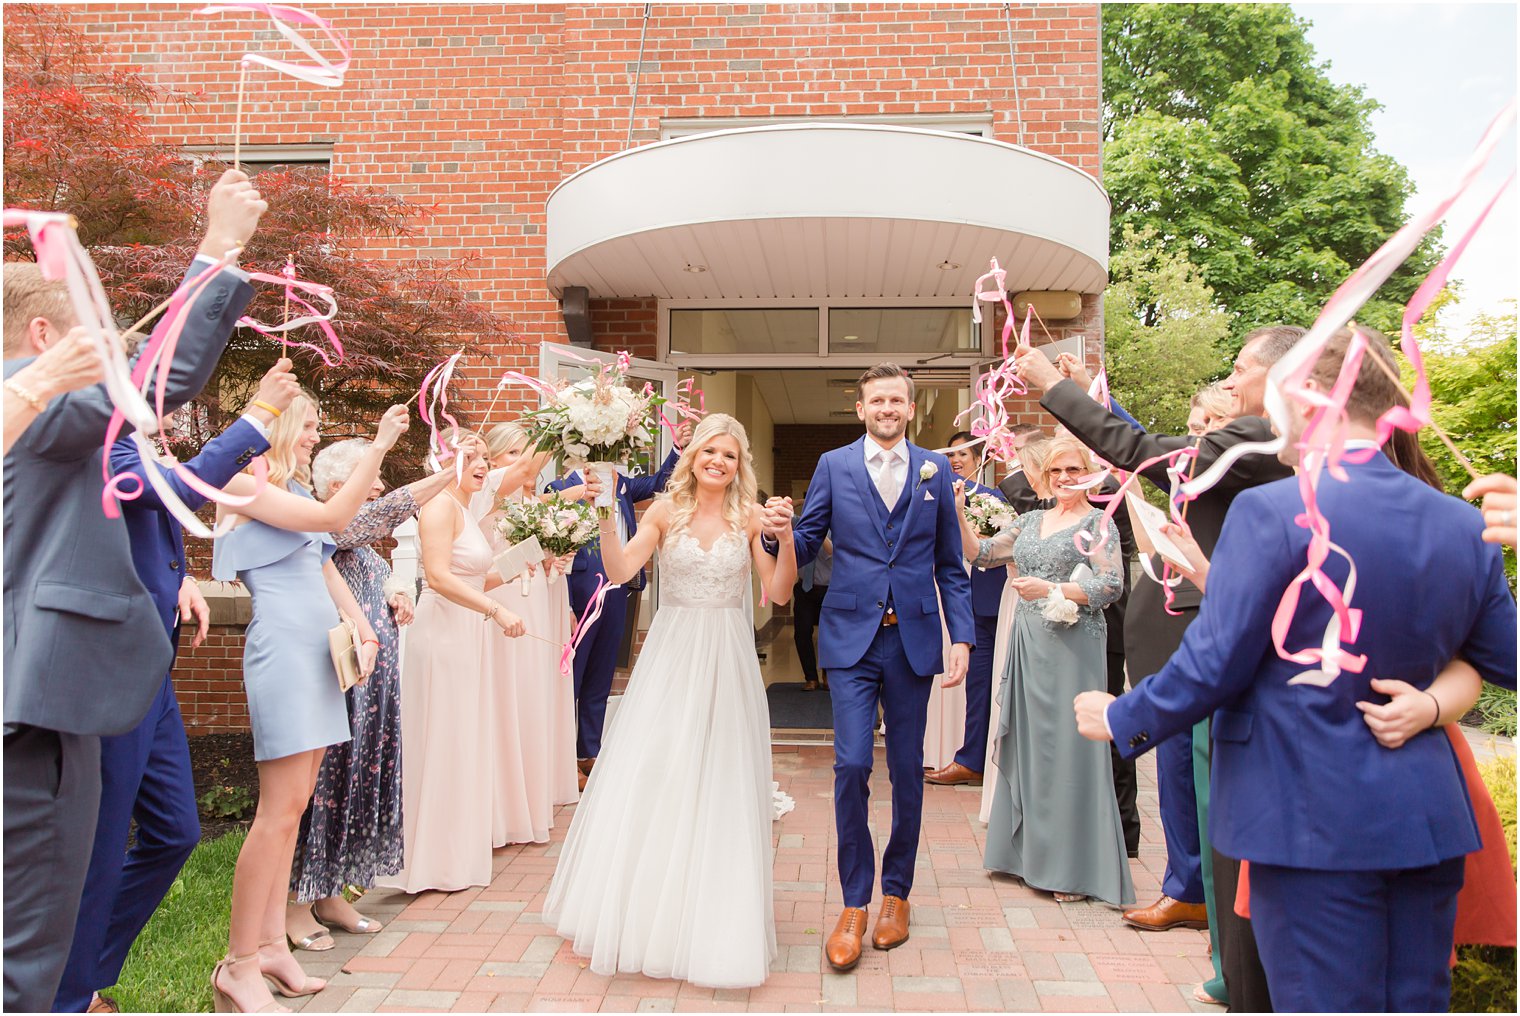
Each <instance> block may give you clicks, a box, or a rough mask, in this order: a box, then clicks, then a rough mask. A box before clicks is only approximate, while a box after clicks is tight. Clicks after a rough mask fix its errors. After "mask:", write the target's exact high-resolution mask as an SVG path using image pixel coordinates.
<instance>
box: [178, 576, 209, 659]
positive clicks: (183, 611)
mask: <svg viewBox="0 0 1520 1016" xmlns="http://www.w3.org/2000/svg"><path fill="white" fill-rule="evenodd" d="M179 618H180V621H181V622H183V621H185V620H187V619H189V618H194V619H195V638H193V639H191V640H190V648H191V649H199V648H200V645H201V643H202V642H204V641H206V633H207V632H209V631H210V630H211V608H210V607H209V606H207V605H206V598H205V597H204V596H202V595H201V586H200V583H199V582H197V581H195V579H194V577H193V576H190V575H186V576H185V579H184V581H183V582H181V583H180V584H179Z"/></svg>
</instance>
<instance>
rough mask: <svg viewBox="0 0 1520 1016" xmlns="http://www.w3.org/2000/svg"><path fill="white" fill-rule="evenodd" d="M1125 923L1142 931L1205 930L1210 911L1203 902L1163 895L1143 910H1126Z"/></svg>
mask: <svg viewBox="0 0 1520 1016" xmlns="http://www.w3.org/2000/svg"><path fill="white" fill-rule="evenodd" d="M1124 923H1125V924H1128V925H1130V926H1131V927H1134V928H1139V929H1140V930H1141V931H1170V930H1171V929H1172V928H1197V929H1198V930H1200V931H1205V930H1207V929H1208V926H1209V911H1208V908H1207V907H1205V906H1204V905H1203V904H1202V903H1183V902H1182V901H1181V900H1174V899H1172V898H1171V897H1170V896H1163V897H1161V898H1160V899H1159V900H1157V901H1156V902H1155V903H1152V904H1151V905H1150V906H1148V907H1146V908H1144V909H1143V910H1126V911H1125V912H1124Z"/></svg>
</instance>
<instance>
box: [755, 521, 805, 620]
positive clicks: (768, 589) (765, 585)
mask: <svg viewBox="0 0 1520 1016" xmlns="http://www.w3.org/2000/svg"><path fill="white" fill-rule="evenodd" d="M749 535H750V539H749V544H750V553H751V555H752V556H753V557H754V560H755V570H756V571H757V572H758V573H759V575H760V587H761V588H762V589H764V590H765V593H766V595H767V596H769V597H770V600H771V602H772V603H777V604H781V603H787V602H789V601H790V600H791V598H792V587H793V586H794V585H796V583H797V548H796V544H795V542H794V541H793V540H791V539H790V536H791V535H792V534H791V526H790V525H789V524H788V525H783V526H781V527H779V528H778V529H775V530H773V531H771V532H770V533H769V534H768V535H770V536H771V537H773V538H774V539H775V541H776V556H775V557H772V556H771V554H770V551H769V550H768V549H767V548H766V545H765V541H764V540H762V539H761V537H762V536H764V535H767V534H766V532H765V521H764V512H762V511H761V509H760V506H759V505H755V506H754V507H753V508H752V509H751V511H750V517H749Z"/></svg>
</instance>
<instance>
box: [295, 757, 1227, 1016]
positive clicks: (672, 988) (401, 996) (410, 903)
mask: <svg viewBox="0 0 1520 1016" xmlns="http://www.w3.org/2000/svg"><path fill="white" fill-rule="evenodd" d="M773 758H774V762H775V778H776V779H777V780H778V781H779V782H780V783H781V786H782V789H783V790H786V791H787V792H788V793H790V794H791V795H792V796H793V798H795V799H796V801H797V810H796V811H794V812H792V813H791V814H789V815H787V816H786V817H785V818H783V819H782V820H781V821H779V822H777V823H776V827H775V834H776V844H777V848H776V883H775V886H776V894H775V901H776V907H775V913H776V938H777V945H778V951H777V956H776V961H775V963H774V964H773V965H772V967H771V975H770V977H769V979H767V981H766V983H765V984H764V985H761V986H760V987H757V988H753V989H749V990H735V989H721V988H720V989H713V988H704V987H700V986H697V985H692V984H686V983H684V982H680V981H671V980H656V979H653V978H648V977H644V976H642V975H639V974H628V973H620V974H617V975H615V976H604V975H602V974H597V973H595V972H594V971H592V970H591V969H590V963H589V961H588V960H587V959H585V958H584V957H580V956H577V955H575V952H574V950H573V949H571V947H570V944H569V943H567V942H565V941H563V940H562V939H560V938H559V937H558V936H557V935H555V934H553V931H552V929H551V928H549V927H548V926H546V925H545V924H544V923H543V921H542V919H541V916H540V915H541V912H542V909H543V903H544V897H545V894H546V892H547V888H548V884H549V880H550V878H551V877H552V876H553V874H554V865H555V862H556V860H557V859H558V857H559V849H560V844H561V843H563V841H564V836H565V830H566V829H567V828H568V827H569V825H570V820H571V818H572V816H573V815H574V808H573V807H566V808H561V809H560V810H559V813H558V814H557V815H556V818H555V829H554V833H553V836H552V837H551V841H550V842H549V843H541V844H529V845H527V846H519V847H508V848H505V849H503V850H499V851H497V852H496V855H495V858H494V862H493V870H494V872H495V877H494V879H493V881H492V884H491V885H490V887H488V888H485V889H474V890H469V891H466V892H461V893H452V894H450V893H423V894H420V895H418V896H415V897H411V896H406V895H404V894H402V893H396V892H392V891H389V890H377V891H375V892H374V893H372V894H371V895H370V896H369V897H368V898H367V899H366V900H365V901H364V903H363V905H362V906H363V909H364V910H365V912H367V913H370V914H373V915H374V916H375V917H377V918H378V919H380V920H381V921H383V922H384V923H385V929H384V930H383V931H382V932H381V933H380V934H378V935H370V936H358V935H346V934H344V933H342V932H336V933H335V937H336V938H337V940H338V948H337V949H335V950H333V952H332V953H330V954H328V955H327V956H325V957H318V956H316V955H314V954H303V957H302V958H303V960H304V961H306V962H307V965H308V969H310V970H311V971H312V972H313V973H319V974H322V975H324V976H330V977H331V988H330V989H329V990H328V991H325V992H322V993H320V994H318V995H317V996H315V997H313V998H311V999H292V1000H289V1001H290V1002H292V1003H295V1005H296V1008H301V1009H305V1010H308V1011H311V1012H332V1011H342V1012H388V1011H419V1010H422V1011H427V1010H437V1011H450V1010H452V1011H454V1012H820V1011H821V1012H847V1011H890V1010H903V1011H915V1012H947V1011H948V1012H956V1011H974V1012H1041V1011H1044V1012H1081V1011H1098V1012H1107V1011H1114V1010H1118V1011H1131V1012H1149V1011H1156V1012H1189V1011H1194V1012H1217V1011H1219V1010H1217V1009H1215V1008H1213V1007H1209V1006H1203V1005H1201V1004H1199V1003H1197V1002H1194V1001H1193V1000H1192V998H1191V992H1192V986H1193V985H1194V984H1195V983H1196V982H1197V981H1199V980H1201V979H1202V978H1203V976H1204V975H1205V974H1206V973H1208V972H1209V965H1208V959H1207V955H1206V950H1207V944H1208V940H1207V936H1206V935H1205V934H1204V933H1202V932H1196V931H1175V932H1166V933H1164V934H1151V933H1144V932H1139V931H1135V930H1134V929H1132V928H1130V927H1128V926H1127V925H1125V924H1124V923H1123V922H1122V921H1121V920H1120V919H1119V911H1118V910H1117V909H1116V908H1114V907H1110V906H1107V905H1106V904H1102V903H1094V902H1091V901H1089V902H1086V903H1080V904H1067V905H1062V904H1058V903H1056V902H1055V901H1054V900H1053V899H1052V898H1051V897H1050V895H1049V894H1047V893H1043V892H1038V891H1036V890H1033V889H1030V888H1028V887H1027V886H1025V885H1024V884H1023V883H1022V882H1020V881H1019V880H1018V879H1014V878H1009V877H1007V876H1002V875H998V876H992V875H989V874H988V873H987V872H986V871H984V870H982V867H981V856H982V847H983V844H984V843H985V840H986V830H985V829H984V828H983V827H982V826H981V824H980V823H979V822H977V821H976V816H977V810H978V807H979V804H980V788H974V787H960V788H951V787H928V788H926V790H925V798H924V830H923V839H922V841H921V846H920V850H919V863H918V869H917V873H916V876H915V886H914V891H913V896H912V898H911V901H910V902H911V903H912V924H911V928H912V937H911V938H910V939H909V940H908V941H907V942H906V943H904V944H903V945H902V946H900V947H898V948H897V949H894V950H892V951H891V952H879V951H876V950H873V949H871V948H869V946H868V947H867V949H866V951H865V955H864V956H863V957H862V958H861V962H860V965H859V966H858V967H856V968H855V970H854V971H852V972H850V973H848V974H836V973H834V972H833V971H831V970H829V969H828V965H827V963H826V961H825V960H824V959H823V944H824V940H825V938H826V937H827V936H828V933H829V932H830V931H831V930H832V929H833V926H834V920H835V918H836V917H837V916H838V912H839V908H840V906H841V900H840V895H839V888H838V885H837V884H836V883H835V881H834V870H835V868H834V866H835V863H836V860H837V855H836V850H835V839H834V822H833V791H832V786H833V782H832V781H833V776H832V771H831V767H832V765H833V752H832V749H830V748H828V747H824V746H816V747H815V746H807V747H787V746H778V747H777V748H776V749H775V751H774V755H773ZM890 799H891V793H890V785H889V784H888V782H887V778H886V765H885V758H884V754H883V753H882V752H881V751H880V750H878V751H877V766H876V772H875V774H874V776H873V779H872V787H871V804H872V807H871V816H872V822H873V824H874V825H875V826H876V830H877V836H878V849H879V848H880V846H881V845H882V841H883V840H884V838H885V833H886V830H887V828H888V821H889V816H890V809H889V807H888V803H887V802H889V801H890ZM1140 807H1141V813H1142V817H1143V828H1144V833H1143V835H1144V839H1143V840H1142V843H1141V851H1140V857H1139V858H1136V859H1134V860H1132V861H1131V862H1130V870H1131V872H1132V874H1133V876H1134V880H1135V891H1136V894H1137V895H1138V897H1139V898H1140V901H1141V902H1142V903H1147V902H1149V901H1150V900H1151V899H1153V898H1154V897H1155V896H1156V895H1157V894H1158V893H1159V892H1160V889H1159V886H1160V880H1161V875H1162V871H1163V869H1164V867H1165V865H1166V851H1165V847H1164V846H1163V842H1162V839H1161V827H1160V823H1159V821H1158V819H1157V816H1156V791H1155V770H1154V766H1153V764H1152V763H1151V762H1150V761H1149V757H1148V756H1147V757H1145V758H1143V759H1142V760H1141V765H1140ZM874 916H875V910H874V908H873V910H872V917H873V918H874ZM319 964H320V965H319ZM282 1001H286V1000H283V999H282ZM302 1002H304V1003H305V1004H304V1005H302V1004H301V1003H302Z"/></svg>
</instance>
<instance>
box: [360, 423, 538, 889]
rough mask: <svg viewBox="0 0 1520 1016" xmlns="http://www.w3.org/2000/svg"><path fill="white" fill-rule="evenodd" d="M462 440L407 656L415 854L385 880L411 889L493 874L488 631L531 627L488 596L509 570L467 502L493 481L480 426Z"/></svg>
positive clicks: (405, 704)
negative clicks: (497, 560)
mask: <svg viewBox="0 0 1520 1016" xmlns="http://www.w3.org/2000/svg"><path fill="white" fill-rule="evenodd" d="M458 447H459V454H461V455H463V456H465V457H466V458H465V463H464V467H463V468H462V469H459V470H456V468H455V466H454V464H453V463H452V462H450V463H445V465H444V467H443V471H444V472H446V473H448V474H450V477H451V479H450V481H449V484H448V486H447V487H445V488H444V492H443V496H442V497H438V498H434V499H433V500H432V501H431V502H429V503H428V504H427V505H426V506H425V507H424V508H423V509H422V515H421V517H420V524H419V532H420V536H421V541H422V570H423V575H424V577H425V581H426V585H425V587H424V588H423V590H422V596H421V597H420V598H419V599H418V601H417V611H416V618H415V620H414V621H413V622H412V631H411V635H410V637H409V638H408V639H407V642H406V652H405V655H404V658H403V660H402V665H401V672H402V675H403V676H402V682H401V738H402V742H403V743H404V744H405V745H406V755H407V763H406V766H405V767H404V768H403V770H402V774H401V783H402V814H403V826H404V829H405V834H404V838H405V846H404V851H403V853H404V859H405V862H406V863H405V867H403V868H402V869H401V871H400V873H399V874H397V875H396V876H395V877H394V878H389V879H385V880H383V881H382V884H384V885H389V886H394V887H396V888H399V889H401V890H403V891H405V892H409V893H417V892H422V891H423V890H425V889H440V890H443V891H445V892H453V891H455V890H458V889H465V888H468V887H470V886H485V885H490V884H491V848H492V822H491V818H492V816H491V791H492V784H491V780H490V779H488V778H486V774H485V773H483V772H482V770H483V769H485V768H487V767H488V766H489V765H490V762H491V751H492V747H491V742H492V721H491V715H490V710H491V697H490V690H489V689H490V675H488V674H487V673H486V670H485V668H486V654H487V652H488V650H487V646H488V642H487V640H488V639H492V637H493V636H495V640H496V641H499V640H500V636H501V635H502V634H505V635H507V636H509V637H512V638H516V637H518V636H520V635H521V634H522V633H523V630H524V628H523V622H522V618H521V617H519V616H518V615H517V614H515V613H513V612H511V611H509V610H505V609H503V608H502V606H501V604H500V603H497V602H496V601H495V600H494V599H492V598H491V597H490V596H487V595H486V592H485V591H486V589H488V588H492V587H494V586H496V585H499V584H500V582H501V577H500V576H499V575H496V574H495V571H494V569H493V568H492V566H491V544H490V542H489V541H488V540H487V539H486V538H485V534H484V533H482V532H481V530H480V526H479V525H478V524H477V523H476V521H475V519H474V517H473V516H472V515H471V514H470V512H469V509H468V505H469V503H470V498H471V497H472V495H474V494H475V493H477V492H478V491H480V489H481V488H482V487H483V486H484V485H485V481H486V461H485V457H484V455H483V454H482V449H481V448H480V447H479V445H478V439H473V435H469V436H468V437H465V436H463V435H461V436H460V440H459V441H458ZM482 619H483V621H484V623H482Z"/></svg>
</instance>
